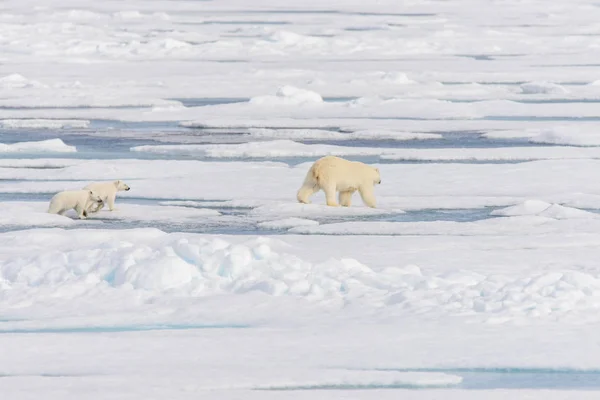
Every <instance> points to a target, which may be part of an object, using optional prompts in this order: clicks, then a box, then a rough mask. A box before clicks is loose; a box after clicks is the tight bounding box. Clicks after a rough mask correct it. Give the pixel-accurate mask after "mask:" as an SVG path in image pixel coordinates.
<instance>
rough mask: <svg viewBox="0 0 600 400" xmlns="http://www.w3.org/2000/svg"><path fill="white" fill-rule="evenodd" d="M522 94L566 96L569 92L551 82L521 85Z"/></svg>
mask: <svg viewBox="0 0 600 400" xmlns="http://www.w3.org/2000/svg"><path fill="white" fill-rule="evenodd" d="M521 92H522V93H523V94H566V93H568V92H569V91H568V90H567V89H565V88H564V87H563V86H561V85H557V84H556V83H552V82H544V81H540V82H527V83H523V84H522V85H521Z"/></svg>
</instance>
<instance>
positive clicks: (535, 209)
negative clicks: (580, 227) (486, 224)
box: [491, 200, 598, 219]
mask: <svg viewBox="0 0 600 400" xmlns="http://www.w3.org/2000/svg"><path fill="white" fill-rule="evenodd" d="M491 214H492V215H497V216H503V217H516V216H529V215H537V216H540V217H547V218H553V219H573V218H597V217H598V215H597V214H594V213H591V212H589V211H584V210H579V209H577V208H572V207H565V206H561V205H559V204H550V203H546V202H545V201H540V200H526V201H524V202H523V203H520V204H517V205H514V206H511V207H506V208H502V209H500V210H494V211H492V212H491Z"/></svg>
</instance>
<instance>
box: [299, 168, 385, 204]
mask: <svg viewBox="0 0 600 400" xmlns="http://www.w3.org/2000/svg"><path fill="white" fill-rule="evenodd" d="M380 183H381V176H380V174H379V169H377V168H375V167H371V166H370V165H367V164H364V163H361V162H358V161H348V160H345V159H343V158H340V157H335V156H326V157H323V158H320V159H318V160H317V161H315V163H314V164H313V165H312V167H310V169H309V170H308V173H307V174H306V178H305V179H304V183H303V184H302V187H301V188H300V189H299V190H298V193H297V198H298V201H299V202H300V203H307V204H308V203H310V200H309V198H310V196H312V195H313V194H315V193H316V192H318V191H319V190H323V191H324V192H325V197H326V198H327V205H328V206H334V207H337V206H339V204H338V203H337V202H336V200H335V194H336V192H339V193H340V194H339V201H340V204H341V205H342V206H345V207H350V203H351V201H352V195H353V194H354V192H356V191H357V190H358V192H359V193H360V196H361V198H362V200H363V202H364V203H365V204H366V205H367V206H369V207H373V208H375V203H376V200H375V194H374V193H373V188H374V186H375V185H379V184H380Z"/></svg>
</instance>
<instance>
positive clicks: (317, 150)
mask: <svg viewBox="0 0 600 400" xmlns="http://www.w3.org/2000/svg"><path fill="white" fill-rule="evenodd" d="M131 151H136V152H147V153H158V154H179V155H199V156H204V157H210V158H273V157H320V156H325V155H336V156H347V155H363V156H364V155H379V154H381V153H382V152H385V151H386V150H385V149H380V148H364V147H344V146H333V145H318V144H303V143H299V142H294V141H292V140H271V141H265V142H249V143H242V144H214V145H146V146H137V147H132V148H131Z"/></svg>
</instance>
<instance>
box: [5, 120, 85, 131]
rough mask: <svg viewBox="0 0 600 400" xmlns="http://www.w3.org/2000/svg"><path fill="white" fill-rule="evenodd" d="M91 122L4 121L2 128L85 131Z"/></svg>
mask: <svg viewBox="0 0 600 400" xmlns="http://www.w3.org/2000/svg"><path fill="white" fill-rule="evenodd" d="M89 125H90V121H87V120H81V119H2V120H0V126H2V127H3V128H7V129H64V128H76V129H83V128H87V127H88V126H89Z"/></svg>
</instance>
